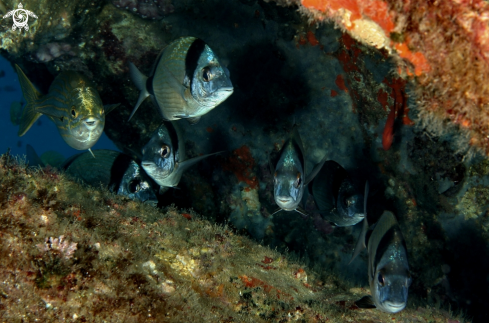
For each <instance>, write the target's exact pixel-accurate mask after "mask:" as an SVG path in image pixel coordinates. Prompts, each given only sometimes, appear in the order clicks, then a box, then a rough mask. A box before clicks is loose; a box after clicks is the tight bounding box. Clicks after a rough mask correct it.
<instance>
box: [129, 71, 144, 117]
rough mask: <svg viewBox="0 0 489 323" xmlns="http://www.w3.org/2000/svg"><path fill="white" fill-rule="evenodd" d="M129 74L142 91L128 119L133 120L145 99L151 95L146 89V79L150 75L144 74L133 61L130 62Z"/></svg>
mask: <svg viewBox="0 0 489 323" xmlns="http://www.w3.org/2000/svg"><path fill="white" fill-rule="evenodd" d="M129 76H130V77H131V80H132V82H133V83H134V85H136V87H137V88H138V90H139V91H140V92H139V98H138V102H137V103H136V105H135V106H134V109H133V110H132V112H131V115H130V116H129V119H128V120H127V121H129V120H131V118H132V116H133V115H134V113H136V111H137V109H138V108H139V106H140V105H141V103H143V101H144V100H145V99H146V98H147V97H148V96H149V92H148V90H147V89H146V81H147V80H148V77H147V76H144V74H143V73H141V72H140V71H139V70H138V68H137V67H136V65H134V64H133V63H131V62H129Z"/></svg>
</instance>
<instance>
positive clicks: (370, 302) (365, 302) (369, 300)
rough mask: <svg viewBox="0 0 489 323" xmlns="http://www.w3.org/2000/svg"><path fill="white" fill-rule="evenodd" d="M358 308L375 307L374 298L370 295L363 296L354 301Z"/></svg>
mask: <svg viewBox="0 0 489 323" xmlns="http://www.w3.org/2000/svg"><path fill="white" fill-rule="evenodd" d="M355 305H357V306H358V307H359V308H376V306H375V303H374V299H373V297H372V296H370V295H368V296H363V297H362V298H360V299H359V300H358V301H356V302H355Z"/></svg>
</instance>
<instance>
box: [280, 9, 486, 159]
mask: <svg viewBox="0 0 489 323" xmlns="http://www.w3.org/2000/svg"><path fill="white" fill-rule="evenodd" d="M276 1H277V2H279V1H280V0H276ZM299 1H300V3H301V4H302V8H301V10H302V12H305V13H308V15H309V16H310V17H311V18H313V19H315V20H316V21H323V20H324V19H325V18H327V19H330V20H332V21H334V22H335V23H336V24H337V25H338V26H340V27H342V28H343V30H345V31H347V32H349V33H351V35H353V36H354V37H355V38H356V39H358V40H359V41H362V42H363V43H365V44H367V45H371V44H372V42H370V41H369V40H370V38H369V37H371V36H375V37H378V36H382V35H380V34H379V33H378V31H375V28H373V29H365V28H363V29H361V30H360V33H358V28H360V27H359V26H360V20H362V23H370V22H374V23H375V24H377V25H378V26H379V28H380V29H381V30H382V31H383V32H384V33H385V35H384V37H385V42H384V45H383V46H388V49H389V50H393V53H394V56H397V57H398V58H400V60H399V61H398V62H399V64H398V69H397V70H398V71H399V74H400V75H403V74H404V75H407V76H409V77H411V79H413V80H414V81H415V82H416V83H415V86H416V87H415V88H414V92H413V93H414V94H415V95H416V96H417V97H416V102H417V105H418V110H419V114H418V115H419V119H420V124H423V125H424V126H427V127H428V128H429V129H430V130H431V131H432V132H433V133H434V134H438V135H443V134H444V133H446V132H447V131H449V130H447V129H450V127H447V125H450V124H452V125H457V126H458V127H459V129H461V131H462V133H463V134H464V137H466V138H467V139H468V140H467V141H466V143H467V144H465V145H464V144H463V142H464V141H459V144H458V145H459V147H458V148H459V149H461V150H462V151H464V150H466V149H468V148H470V147H471V146H475V147H477V148H478V149H479V150H480V151H482V152H484V153H485V154H486V155H489V136H488V135H489V83H488V82H487V81H486V80H487V79H489V24H488V21H489V3H488V2H487V1H484V0H470V1H468V0H467V1H466V0H447V1H435V2H433V1H424V0H409V1H408V0H344V1H343V0H331V1H327V0H298V2H299ZM355 32H357V33H355ZM344 43H345V42H344ZM374 44H375V46H379V45H378V44H379V43H374ZM345 45H346V43H345ZM380 46H382V43H380ZM348 58H352V57H351V54H347V53H339V54H338V59H340V61H341V60H342V59H343V60H345V61H346V60H347V59H348ZM405 63H407V64H405ZM406 66H407V68H406ZM344 67H345V66H344ZM350 68H353V67H352V66H350ZM345 72H347V73H348V72H349V71H346V70H345ZM384 106H385V105H384ZM402 118H403V122H404V123H412V121H411V120H409V118H406V117H405V116H403V117H402Z"/></svg>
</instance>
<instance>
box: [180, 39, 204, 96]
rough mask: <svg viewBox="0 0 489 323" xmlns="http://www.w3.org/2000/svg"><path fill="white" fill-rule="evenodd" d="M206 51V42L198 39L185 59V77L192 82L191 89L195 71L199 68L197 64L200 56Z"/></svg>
mask: <svg viewBox="0 0 489 323" xmlns="http://www.w3.org/2000/svg"><path fill="white" fill-rule="evenodd" d="M204 49H205V42H204V41H203V40H202V39H199V38H197V39H196V40H194V42H193V43H192V45H190V47H189V49H188V51H187V56H186V57H185V75H186V76H187V77H188V78H189V80H190V88H192V82H193V78H194V73H195V69H196V68H197V63H198V62H199V58H200V55H202V53H203V52H204Z"/></svg>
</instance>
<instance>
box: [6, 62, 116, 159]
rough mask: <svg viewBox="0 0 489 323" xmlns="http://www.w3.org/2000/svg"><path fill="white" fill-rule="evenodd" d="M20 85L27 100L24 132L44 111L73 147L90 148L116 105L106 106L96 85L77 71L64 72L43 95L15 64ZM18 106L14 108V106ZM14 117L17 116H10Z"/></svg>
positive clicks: (21, 128) (21, 124) (21, 125)
mask: <svg viewBox="0 0 489 323" xmlns="http://www.w3.org/2000/svg"><path fill="white" fill-rule="evenodd" d="M15 69H16V70H17V74H18V76H19V82H20V86H21V88H22V92H23V94H24V97H25V99H26V101H27V103H26V106H25V108H24V110H23V112H22V117H21V119H20V127H19V136H23V135H24V134H25V133H26V132H27V131H28V130H29V129H30V128H31V126H32V125H33V124H34V122H36V120H37V119H38V118H39V117H40V116H41V115H43V114H44V115H46V116H48V117H49V119H51V121H53V122H54V124H55V125H56V127H57V128H58V131H59V133H60V135H61V137H62V138H63V139H64V141H65V142H66V143H67V144H68V145H70V146H71V147H72V148H75V149H78V150H84V149H90V148H91V147H92V146H93V145H94V144H95V143H96V142H97V141H98V139H99V138H100V136H101V135H102V132H103V130H104V125H105V115H106V114H107V113H109V112H110V111H112V109H114V108H115V107H117V106H118V104H116V105H111V106H107V107H104V106H103V105H102V100H101V99H100V96H99V94H98V92H97V90H96V89H95V86H94V85H93V84H92V83H91V82H90V81H89V80H88V79H87V78H86V77H85V76H83V75H81V74H79V73H76V72H61V73H60V74H59V75H58V76H56V78H55V79H54V81H53V83H52V84H51V86H50V87H49V92H48V94H47V95H42V94H41V93H40V92H39V91H37V90H36V88H35V87H34V86H33V85H32V83H31V82H30V81H29V79H28V78H27V77H26V76H25V74H24V72H22V70H21V69H20V67H19V66H17V65H15ZM14 110H15V109H14ZM11 118H12V120H14V119H15V117H14V116H11Z"/></svg>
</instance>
